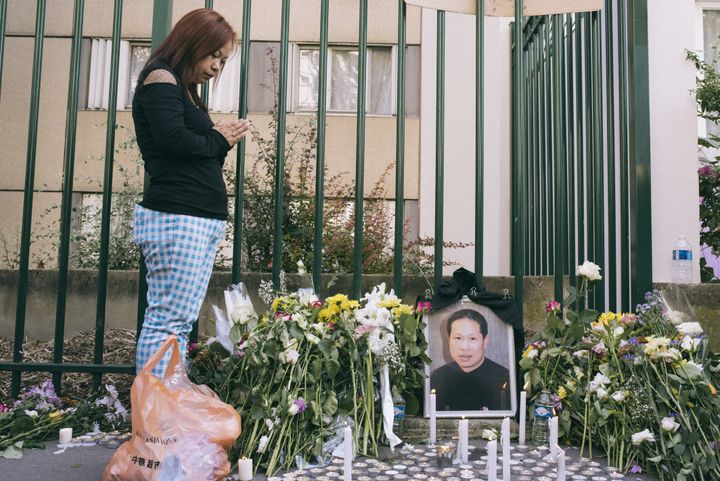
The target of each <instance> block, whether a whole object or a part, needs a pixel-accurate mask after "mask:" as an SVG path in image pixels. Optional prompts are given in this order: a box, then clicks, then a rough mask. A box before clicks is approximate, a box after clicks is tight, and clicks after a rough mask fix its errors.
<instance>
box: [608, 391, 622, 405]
mask: <svg viewBox="0 0 720 481" xmlns="http://www.w3.org/2000/svg"><path fill="white" fill-rule="evenodd" d="M610 397H611V398H613V400H614V401H615V402H619V403H621V402H623V401H624V400H625V391H615V392H614V393H612V395H611V396H610Z"/></svg>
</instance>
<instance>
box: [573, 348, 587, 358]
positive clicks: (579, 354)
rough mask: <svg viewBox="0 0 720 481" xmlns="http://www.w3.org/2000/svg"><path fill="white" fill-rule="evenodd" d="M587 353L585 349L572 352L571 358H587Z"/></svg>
mask: <svg viewBox="0 0 720 481" xmlns="http://www.w3.org/2000/svg"><path fill="white" fill-rule="evenodd" d="M587 353H588V351H587V349H580V350H579V351H575V352H573V354H572V355H573V357H585V356H587Z"/></svg>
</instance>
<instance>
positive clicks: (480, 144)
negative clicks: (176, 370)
mask: <svg viewBox="0 0 720 481" xmlns="http://www.w3.org/2000/svg"><path fill="white" fill-rule="evenodd" d="M358 2H359V17H358V22H359V39H358V45H359V68H358V70H359V72H358V79H359V82H358V83H359V85H358V95H357V130H356V145H357V147H356V153H355V154H356V159H355V160H356V162H355V165H356V168H355V179H356V183H355V185H356V192H355V225H354V272H353V288H352V293H353V295H354V296H355V297H359V296H360V295H361V280H362V256H363V251H362V241H363V239H362V235H363V215H362V214H363V202H364V192H363V180H364V169H365V151H364V145H365V142H364V140H365V104H366V98H365V91H366V89H365V82H366V76H365V71H366V68H367V66H366V64H365V61H366V52H367V48H368V47H367V43H368V39H367V32H368V2H367V0H358ZM36 3H37V11H36V27H35V37H34V39H35V49H34V56H33V72H32V90H31V99H30V116H29V118H30V121H29V127H28V143H27V144H28V148H27V161H26V166H25V168H26V170H25V172H26V178H25V190H24V203H23V219H22V232H21V255H20V263H19V271H18V288H17V312H16V325H15V333H14V346H13V347H14V349H13V359H12V362H4V361H3V362H0V370H4V371H12V373H13V379H12V394H13V395H17V393H18V392H19V389H20V381H21V377H20V376H21V373H22V372H23V371H45V372H52V373H53V380H54V383H55V385H56V387H57V388H58V389H59V388H60V379H61V378H60V376H61V374H62V373H63V372H89V373H93V375H94V385H95V386H96V387H98V386H99V385H100V383H101V380H102V375H103V374H105V373H111V372H112V373H116V372H126V373H131V372H133V370H134V368H133V366H130V365H108V364H104V363H103V337H104V334H105V312H106V293H107V279H108V277H107V274H108V249H109V236H110V206H111V200H112V189H111V186H112V176H113V162H114V149H115V129H114V128H108V129H107V137H106V146H105V166H104V181H103V182H104V188H103V201H102V202H103V203H102V205H103V215H102V221H101V248H100V264H99V266H100V267H99V275H98V287H97V293H98V295H97V309H96V316H95V317H96V319H95V329H96V333H95V352H94V360H93V363H92V364H70V363H63V362H62V355H63V351H62V345H63V340H64V326H65V311H66V309H65V307H66V306H65V301H66V294H67V287H68V283H67V279H68V269H69V266H68V252H69V238H70V228H71V226H70V218H71V216H70V214H71V203H70V200H71V195H72V191H73V171H74V155H75V142H76V140H75V136H76V127H77V126H76V124H77V110H78V84H79V62H80V42H81V32H82V25H83V11H84V1H83V0H75V3H74V8H75V10H74V12H75V13H74V23H73V38H72V55H71V59H70V72H71V75H70V82H69V86H68V92H69V95H68V106H67V131H66V144H65V151H64V152H65V153H64V159H65V163H64V171H63V174H64V177H63V179H64V181H63V194H62V207H61V212H62V214H61V233H60V234H61V242H60V249H59V257H58V258H59V267H58V270H59V273H58V279H59V284H58V298H57V308H56V324H55V327H56V329H55V351H54V356H53V362H52V363H30V362H24V361H23V353H22V343H23V339H24V336H25V321H26V304H27V296H28V271H29V250H30V235H31V224H32V208H33V186H34V176H35V169H36V150H37V143H38V136H37V132H38V128H37V126H38V118H39V115H40V112H39V96H40V79H41V66H42V56H43V40H44V24H45V7H46V0H37V2H36ZM237 3H238V8H242V30H241V32H240V38H241V44H240V55H241V68H240V87H239V91H238V98H239V112H238V116H239V117H245V116H246V114H247V111H248V99H247V96H248V68H249V62H248V57H249V51H250V26H251V9H252V4H253V2H252V0H242V1H240V0H238V2H237ZM614 3H615V2H611V1H610V0H608V10H607V11H610V8H611V7H613V5H612V4H614ZM204 5H205V6H206V7H208V8H212V6H213V2H212V0H205V3H204ZM397 5H398V10H397V11H398V18H397V22H398V23H397V25H398V28H397V30H398V38H397V45H398V55H397V72H398V75H397V104H396V112H397V114H396V133H397V136H396V137H397V140H396V167H395V168H396V171H395V175H396V186H395V187H396V196H395V197H396V199H395V234H394V235H395V239H394V246H395V261H394V288H395V290H396V291H397V292H398V293H399V294H400V295H402V293H403V277H402V265H403V245H404V244H403V242H404V239H403V225H404V220H405V215H404V210H403V200H404V185H403V180H404V168H405V152H404V145H405V116H406V109H405V100H406V99H405V78H406V55H405V54H406V51H405V46H406V31H407V29H406V13H407V9H406V5H405V3H404V1H403V0H398V1H397ZM627 5H628V6H629V12H627V20H626V16H625V15H626V11H625V2H624V1H620V3H619V4H618V7H617V9H615V10H613V11H615V12H617V14H616V15H613V16H610V15H608V16H607V17H606V18H607V19H608V20H607V23H606V26H605V31H612V32H613V36H610V37H606V40H607V42H608V43H607V45H609V47H606V48H607V50H606V63H605V64H604V65H606V66H605V67H603V63H602V62H601V58H600V55H601V51H602V49H601V44H600V42H601V38H602V35H603V34H602V28H601V25H600V20H601V18H602V16H601V15H600V14H598V13H591V14H575V15H565V16H556V17H553V18H549V17H544V18H523V17H522V15H521V12H522V11H523V8H522V6H523V2H522V0H516V12H517V13H516V17H515V25H521V26H522V27H521V28H514V29H513V37H512V42H513V45H515V46H518V45H522V48H514V49H513V86H512V90H513V122H512V126H511V127H512V131H513V137H512V138H513V146H514V149H513V159H512V161H513V169H512V170H513V191H512V192H513V195H512V200H513V219H512V226H513V244H512V254H513V257H512V259H513V265H512V270H513V274H514V276H515V292H516V298H517V300H518V303H519V304H520V306H522V302H523V280H524V277H525V275H527V274H548V273H549V274H553V273H554V274H555V275H556V279H557V280H556V288H557V289H558V292H559V291H560V290H561V288H562V274H563V273H568V272H569V273H570V275H571V278H572V270H571V267H572V266H574V265H575V263H576V262H577V260H579V259H583V258H584V257H586V255H587V256H590V257H591V258H592V259H593V260H595V261H596V262H598V263H601V264H603V265H604V266H606V265H607V262H606V258H605V256H604V255H603V252H604V246H605V244H606V237H607V235H608V233H605V232H604V230H603V225H604V224H603V220H604V215H605V213H606V212H609V211H612V212H613V213H614V212H615V209H614V208H613V207H612V206H613V204H608V205H606V202H605V199H606V198H605V197H602V196H601V194H602V193H603V192H604V186H605V185H606V184H605V182H606V180H605V178H606V176H609V177H608V178H609V180H607V182H608V183H612V184H613V185H614V182H615V181H614V180H613V179H614V176H615V174H614V170H611V169H608V171H607V174H606V173H605V171H604V165H605V163H604V159H605V158H612V159H615V157H616V155H615V153H614V150H611V148H610V147H606V145H608V143H609V144H612V143H613V142H611V141H610V140H609V139H610V138H611V137H610V134H609V133H608V135H607V136H604V135H603V132H609V131H610V130H612V131H613V135H614V134H615V133H617V135H618V136H619V139H620V149H619V155H618V156H617V157H618V158H619V161H620V167H619V172H620V180H621V185H622V186H629V188H627V189H626V188H622V187H621V188H620V189H618V192H617V193H618V194H619V196H620V200H619V203H620V205H621V209H620V210H621V219H622V222H621V223H620V231H621V232H620V235H619V236H616V233H615V231H614V229H610V231H609V236H610V237H609V238H610V244H613V245H614V246H615V247H614V248H618V249H619V250H620V252H621V254H622V256H624V257H623V261H622V263H621V265H622V269H621V270H620V271H618V272H615V271H614V270H612V269H609V270H610V273H609V274H610V275H609V276H608V277H609V278H610V279H611V280H610V281H609V286H610V290H613V289H614V287H613V286H614V285H616V284H613V283H614V282H615V283H617V282H618V278H619V279H620V280H621V286H622V294H623V296H624V297H622V305H623V307H625V306H626V305H627V302H629V299H630V293H631V292H632V295H633V298H637V295H638V293H639V292H642V290H643V289H646V288H647V287H648V286H649V283H650V249H649V245H650V242H649V234H650V230H649V229H648V228H647V227H648V223H649V212H650V204H649V147H648V105H647V102H648V98H647V51H646V50H647V26H646V12H645V1H631V0H628V4H627ZM153 6H154V10H153V22H152V46H153V48H155V47H157V46H158V45H159V43H160V42H161V41H162V39H164V38H165V36H166V35H167V34H168V33H169V31H170V28H171V18H172V7H173V5H172V0H154V3H153ZM198 6H202V4H199V5H198ZM476 6H477V11H478V15H477V18H476V42H475V45H476V49H475V56H476V78H475V82H476V86H475V89H476V90H475V93H476V103H475V109H476V130H475V135H476V142H475V145H476V153H475V179H476V187H475V208H476V223H475V266H474V267H475V272H476V274H477V275H476V282H477V286H478V287H482V286H483V274H484V273H483V258H482V256H483V216H482V212H483V205H484V199H483V188H482V186H483V181H484V175H483V171H484V134H483V133H484V119H483V107H484V99H483V97H484V85H483V75H484V56H483V48H482V47H483V45H484V34H485V33H484V27H483V25H484V23H483V20H484V2H483V1H482V0H477V3H476ZM6 9H7V0H0V12H2V18H1V19H0V60H2V54H3V47H4V39H5V18H6V15H5V12H6ZM122 11H123V1H122V0H114V8H113V29H112V42H113V43H112V45H113V51H112V60H111V65H112V69H111V73H110V78H111V83H110V94H109V103H108V105H109V107H108V112H107V125H108V126H114V125H116V107H115V106H116V101H115V100H116V98H117V94H118V64H119V44H120V42H119V40H120V32H121V19H122ZM290 14H291V2H290V0H283V2H282V14H281V17H280V18H279V19H278V20H279V22H280V27H281V29H280V30H281V42H280V63H279V71H280V75H279V78H280V86H279V87H280V88H279V99H278V105H281V106H282V105H285V103H286V97H285V96H286V95H287V85H288V47H289V26H290ZM330 14H331V5H330V2H329V0H321V2H320V11H319V12H318V15H319V16H320V19H321V22H320V23H321V28H320V38H319V43H320V49H319V50H320V52H319V53H320V55H319V59H320V65H319V71H320V75H319V82H318V83H319V85H318V89H319V91H318V112H317V118H318V122H317V156H316V157H317V158H316V175H317V177H316V189H315V209H316V211H315V226H314V229H315V231H314V246H313V247H314V251H315V252H316V253H321V252H322V248H323V242H322V235H323V231H322V225H323V222H322V216H323V212H322V205H323V202H324V184H323V182H324V178H323V172H324V168H325V144H326V116H327V98H326V96H327V68H328V65H327V57H328V19H329V16H330ZM621 26H626V28H620V27H621ZM437 32H438V35H437V71H436V76H437V77H436V78H437V103H436V116H437V122H436V133H435V135H436V146H437V147H436V151H435V156H436V162H435V166H436V183H435V185H436V194H435V195H436V197H435V245H434V253H435V275H434V282H435V285H436V286H437V285H439V283H440V282H441V280H442V260H443V200H444V199H443V197H444V195H443V178H444V176H443V171H444V168H445V166H444V126H445V125H444V124H445V112H444V107H445V104H444V76H445V68H444V65H445V34H444V32H445V12H438V15H437ZM614 39H617V40H616V42H617V45H618V55H619V60H618V65H619V67H618V72H617V74H616V75H615V74H613V70H612V68H609V67H607V65H610V66H612V63H613V62H612V61H608V60H607V59H610V60H612V59H614V58H615V56H614V51H613V48H612V46H613V45H614V43H612V42H613V40H614ZM1 74H2V62H1V61H0V77H1ZM603 79H605V82H603ZM613 82H615V83H613ZM613 85H617V86H619V87H613ZM616 91H617V95H615V93H616ZM608 92H609V93H608ZM0 94H1V92H0ZM202 95H203V98H204V99H207V89H206V88H204V89H203V91H202ZM616 97H617V98H618V99H619V101H618V111H619V121H617V122H616V119H615V116H614V115H612V114H607V112H609V111H611V110H612V109H613V106H614V101H615V98H616ZM603 99H605V101H606V104H605V105H606V110H603V105H604V104H603V102H602V101H603ZM583 114H586V115H583ZM286 116H287V114H286V111H285V109H283V108H280V109H279V112H278V120H277V122H278V123H277V132H278V139H277V151H276V179H277V182H276V186H275V195H274V200H275V206H276V210H275V218H274V239H275V243H274V249H273V264H272V265H273V272H272V278H273V280H274V282H275V283H278V282H279V277H280V268H281V253H282V250H281V249H282V244H281V242H280V239H281V238H282V235H283V231H282V226H283V215H284V214H285V213H284V212H283V210H282V206H283V199H284V195H285V193H284V192H283V181H282V180H283V179H282V177H283V175H284V172H285V168H284V162H285V159H284V154H285V149H284V147H285V126H286V122H287V117H286ZM603 119H605V122H606V123H607V125H608V126H607V127H604V125H605V124H603ZM604 128H605V129H606V130H603V129H604ZM606 142H607V143H606ZM245 147H246V146H245V142H244V141H242V142H240V143H239V144H238V148H237V157H236V166H235V167H236V180H235V198H234V209H235V210H234V216H235V219H236V222H235V224H234V246H233V265H232V280H233V282H238V281H239V280H240V278H241V273H240V266H241V255H242V252H241V249H240V246H241V245H242V238H243V224H242V221H241V219H242V218H243V207H244V203H245V200H244V193H243V188H242V186H243V185H244V183H243V173H244V171H245V154H246V148H245ZM610 152H613V153H610ZM605 153H607V155H606V154H605ZM611 172H612V173H611ZM586 177H587V179H588V180H589V181H588V182H585V178H586ZM586 183H587V188H585V184H586ZM615 197H616V191H615V190H610V191H609V193H608V197H607V199H610V198H612V199H615ZM586 211H587V215H586ZM586 219H587V233H586V232H585V231H586V229H585V224H586ZM549 226H550V227H549ZM619 239H628V240H629V241H622V242H621V241H620V240H619ZM558 240H559V241H558ZM613 253H614V251H613V250H612V248H611V250H610V254H609V257H610V258H612V256H613V255H614V254H613ZM322 262H323V259H322V256H321V255H316V256H314V261H313V277H314V281H315V285H316V286H320V285H321V278H320V274H321V272H322V267H323V265H322ZM607 271H608V269H607V268H606V269H605V272H607ZM139 285H140V288H139V292H138V300H139V302H138V318H137V323H138V324H137V325H138V331H139V328H140V326H141V324H142V319H143V312H144V308H145V295H146V292H147V286H146V284H145V270H144V265H143V263H142V262H141V265H140V282H139ZM602 292H604V291H600V290H598V291H596V299H595V302H596V305H601V304H602V303H603V302H602V298H603V295H602Z"/></svg>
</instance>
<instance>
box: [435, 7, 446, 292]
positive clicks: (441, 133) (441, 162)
mask: <svg viewBox="0 0 720 481" xmlns="http://www.w3.org/2000/svg"><path fill="white" fill-rule="evenodd" d="M436 67H437V72H436V76H437V82H436V86H435V87H436V93H435V269H434V274H435V275H434V280H435V282H434V286H435V293H437V292H438V288H439V287H440V282H442V275H443V214H444V213H443V206H444V203H443V199H444V197H445V12H444V11H443V10H438V12H437V66H436Z"/></svg>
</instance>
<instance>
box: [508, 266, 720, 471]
mask: <svg viewBox="0 0 720 481" xmlns="http://www.w3.org/2000/svg"><path fill="white" fill-rule="evenodd" d="M578 269H579V270H578V273H579V276H580V277H579V279H580V281H581V282H580V287H579V288H578V290H574V289H572V288H571V290H570V295H569V297H568V299H566V300H565V302H564V305H565V306H570V305H571V304H574V305H575V306H583V305H584V302H583V301H584V299H585V297H586V295H587V292H588V289H589V286H590V285H591V282H592V280H593V279H591V277H592V276H587V275H583V273H581V272H580V268H578ZM583 272H586V271H583ZM597 276H599V271H598V273H597ZM597 276H596V277H597ZM645 299H646V302H645V304H642V305H639V306H638V307H637V309H636V312H635V313H616V312H605V313H598V312H596V311H593V310H590V309H586V308H585V309H581V310H579V311H576V310H573V309H569V308H567V309H565V310H564V311H563V310H562V309H561V306H560V304H559V303H557V302H555V301H551V303H549V304H548V306H547V311H548V321H547V325H546V327H545V328H544V329H543V330H542V331H541V332H540V333H538V335H537V336H536V337H535V338H534V339H533V340H532V342H531V343H530V344H529V345H528V347H527V348H526V350H525V352H524V353H523V356H522V359H521V361H520V365H521V367H522V369H523V371H524V376H525V381H526V382H527V385H529V386H530V396H531V397H532V396H533V395H536V394H537V393H539V392H540V391H541V390H549V391H551V392H552V393H554V400H555V409H556V411H557V413H558V415H559V417H560V425H561V428H562V432H563V434H564V435H565V436H566V438H567V439H568V440H569V441H573V442H578V443H579V444H580V445H581V451H584V450H585V448H587V449H588V450H589V452H590V454H591V455H592V450H593V446H596V447H600V448H601V449H602V450H603V452H604V453H605V454H606V455H607V457H608V462H609V463H610V464H611V465H612V466H615V467H617V468H618V469H621V470H629V471H630V472H633V473H637V472H641V471H642V470H643V469H648V470H651V471H655V472H657V473H658V474H659V475H660V477H661V479H668V480H670V479H672V480H681V481H684V480H686V479H693V480H695V479H696V480H701V479H720V466H719V465H718V455H719V453H718V448H717V446H718V445H717V443H718V441H720V399H718V397H717V389H716V386H717V385H718V383H720V375H719V372H720V359H718V356H717V355H715V354H713V353H711V352H710V350H709V347H708V339H707V338H706V337H705V336H704V334H703V331H702V328H701V327H700V324H699V323H697V322H692V321H687V316H685V317H684V318H683V319H682V320H683V321H684V322H682V323H680V324H677V325H673V323H672V322H671V318H672V317H673V312H674V311H673V310H671V309H669V308H668V306H667V303H665V302H664V299H663V296H662V294H661V293H660V292H658V291H653V292H650V293H648V294H646V297H645ZM551 304H552V305H551Z"/></svg>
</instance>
